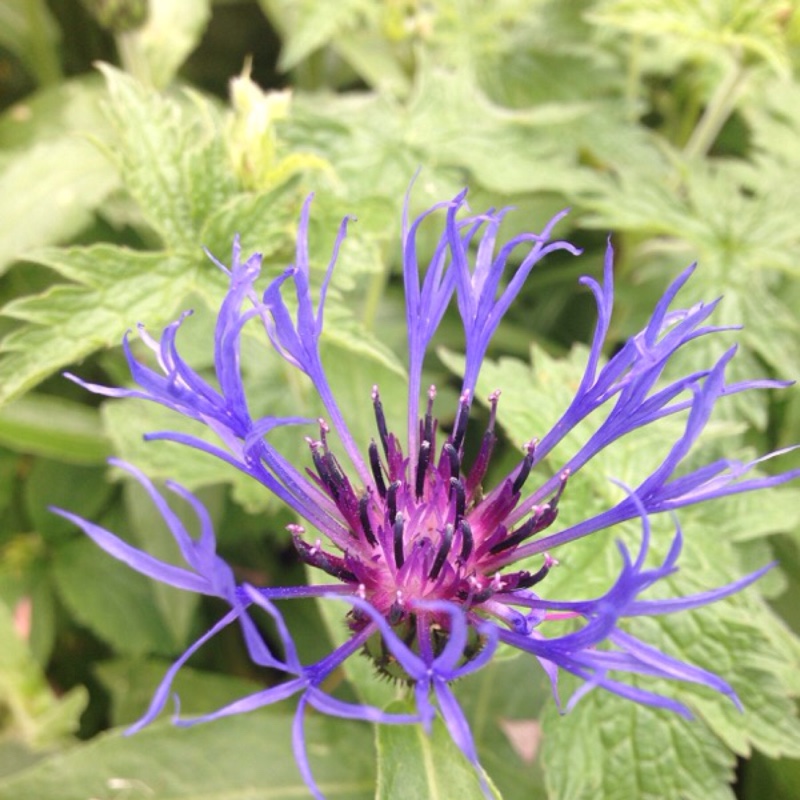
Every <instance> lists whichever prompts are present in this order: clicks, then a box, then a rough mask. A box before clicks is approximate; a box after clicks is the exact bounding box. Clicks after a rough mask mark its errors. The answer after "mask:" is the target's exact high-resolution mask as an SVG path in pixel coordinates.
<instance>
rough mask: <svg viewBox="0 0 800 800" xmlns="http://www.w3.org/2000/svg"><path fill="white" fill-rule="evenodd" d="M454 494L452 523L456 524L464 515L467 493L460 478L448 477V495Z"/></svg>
mask: <svg viewBox="0 0 800 800" xmlns="http://www.w3.org/2000/svg"><path fill="white" fill-rule="evenodd" d="M454 494H455V496H456V501H455V518H454V519H453V524H454V525H458V523H459V522H460V521H461V519H462V518H463V516H464V511H466V508H467V495H466V490H465V489H464V481H462V480H461V478H450V496H451V497H452V496H453V495H454Z"/></svg>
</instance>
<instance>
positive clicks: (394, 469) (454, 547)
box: [290, 387, 568, 656]
mask: <svg viewBox="0 0 800 800" xmlns="http://www.w3.org/2000/svg"><path fill="white" fill-rule="evenodd" d="M435 396H436V390H435V388H434V387H431V388H430V390H429V392H428V403H427V408H426V412H425V416H424V418H423V419H422V420H421V421H420V423H419V437H418V441H419V447H418V451H417V453H416V454H415V455H416V458H415V459H413V460H412V459H410V458H408V457H407V456H405V455H404V454H403V451H402V449H401V447H400V443H399V441H398V439H397V437H396V436H395V435H394V434H392V433H390V432H389V431H388V429H387V425H386V418H385V416H384V413H383V407H382V404H381V400H380V395H379V393H378V389H377V387H375V388H373V392H372V402H373V407H374V410H375V420H376V423H377V428H378V440H379V441H378V442H376V441H375V440H373V441H372V443H371V444H370V446H369V464H370V470H371V473H372V482H371V483H370V484H368V485H367V486H366V487H365V488H364V489H363V490H361V491H357V490H356V489H355V488H354V487H353V485H352V484H351V482H350V480H349V479H348V477H347V475H346V474H345V473H344V471H343V470H342V468H341V465H340V464H339V461H338V460H337V458H336V456H335V455H334V454H333V453H332V452H331V450H330V448H329V445H328V440H327V433H328V426H327V425H326V424H325V423H324V422H322V421H321V422H320V438H319V440H309V445H310V448H311V457H312V459H313V462H314V468H315V472H313V471H311V470H309V474H310V475H311V477H312V478H313V479H314V480H315V481H316V482H317V483H318V484H319V485H320V487H321V488H322V489H323V490H324V491H325V492H326V493H327V494H328V495H329V496H330V498H331V499H332V500H333V502H334V503H335V504H336V507H337V508H338V510H339V512H340V513H341V515H342V517H343V519H344V520H345V521H346V524H347V526H348V529H349V531H350V536H351V541H350V546H349V547H348V548H347V550H346V552H345V553H344V554H343V555H342V556H340V555H334V554H332V553H329V552H326V551H325V550H323V549H322V546H321V542H320V541H319V540H318V541H317V542H316V543H315V544H314V545H313V546H312V545H310V544H308V542H306V541H305V540H303V539H302V538H301V535H300V534H301V533H302V532H303V529H302V528H301V527H300V526H291V528H290V529H291V530H292V533H293V535H294V542H295V546H296V548H297V550H298V552H299V554H300V557H301V558H302V559H303V561H305V562H306V563H307V564H309V565H311V566H314V567H317V568H319V569H322V570H323V571H325V572H327V573H328V574H330V575H333V576H334V577H336V578H337V579H338V580H340V581H343V582H345V583H349V584H351V585H352V586H353V588H354V590H355V591H356V592H357V593H358V594H359V595H360V596H361V597H362V598H363V599H365V600H368V601H369V602H370V603H371V604H372V606H373V607H374V608H376V609H377V610H378V611H379V612H380V613H381V614H382V615H383V616H384V617H385V618H386V619H387V621H388V622H389V624H390V625H391V626H392V627H393V628H395V629H396V630H397V631H398V632H401V633H402V635H403V638H404V639H406V641H408V640H409V638H410V639H411V640H412V641H413V638H414V637H415V636H416V635H417V633H415V629H416V626H415V625H414V624H413V623H414V619H415V606H416V605H417V604H418V603H419V601H423V602H430V601H436V600H449V601H451V602H455V603H458V604H459V605H460V606H461V607H462V608H463V609H464V610H465V611H468V612H469V611H475V610H481V611H483V612H484V613H489V614H491V609H490V608H487V607H486V605H487V603H489V601H491V599H492V598H493V597H495V596H496V595H498V594H501V595H502V594H506V595H508V594H509V593H511V592H515V591H517V590H520V589H528V588H530V587H532V586H534V585H535V584H537V583H539V582H540V581H541V580H542V579H543V578H544V577H545V576H546V575H547V573H548V572H549V570H550V567H551V566H552V565H553V564H554V563H555V562H554V560H553V559H552V558H550V556H548V555H546V554H545V559H544V565H543V566H542V567H541V569H539V570H538V571H537V572H534V573H531V572H528V571H525V570H522V571H514V572H502V571H501V570H502V566H501V564H508V563H509V560H510V559H509V556H510V554H511V553H512V552H513V550H514V549H516V548H517V547H518V546H519V545H520V544H521V543H522V542H524V541H526V540H527V539H529V538H530V537H532V536H535V535H536V534H537V533H539V532H540V531H543V530H545V529H546V528H548V527H549V526H550V525H551V524H552V523H553V521H554V520H555V518H556V515H557V513H558V508H557V507H558V501H559V499H560V497H561V494H562V492H563V490H564V487H565V485H566V482H567V478H568V473H566V472H565V473H564V474H562V475H561V476H560V478H561V483H560V486H559V488H558V489H557V491H556V492H555V494H554V496H553V497H552V498H551V499H550V500H549V501H548V502H546V503H544V504H543V505H541V506H536V507H534V508H533V509H532V512H531V514H530V515H529V516H528V518H527V519H526V520H525V521H524V522H522V523H521V524H520V525H518V526H517V527H516V528H512V529H511V530H509V527H507V526H506V525H505V524H504V521H506V520H507V519H508V516H509V514H510V512H511V511H512V510H513V509H514V508H515V507H516V505H517V503H518V502H519V499H520V491H521V489H522V487H523V485H524V484H525V481H526V480H527V478H528V475H529V474H530V471H531V467H532V466H533V463H534V457H535V443H534V442H529V443H528V444H527V445H526V448H525V456H524V457H523V459H522V462H521V463H520V465H519V467H518V468H517V469H516V470H515V471H514V472H513V473H512V474H511V475H509V476H508V477H507V478H505V479H504V480H503V481H502V482H501V483H500V484H499V485H498V486H497V487H496V488H495V489H494V490H492V491H491V492H490V493H489V494H486V495H484V493H483V488H482V485H481V482H482V480H483V478H484V476H485V474H486V470H487V468H488V466H489V461H490V458H491V455H492V450H493V449H494V445H495V442H496V441H497V437H496V436H495V433H494V424H495V417H496V413H497V402H498V397H499V392H495V393H493V394H492V395H491V396H490V398H489V401H490V415H489V424H488V427H487V429H486V432H485V433H484V435H483V438H482V441H481V445H480V448H479V450H478V454H477V456H476V457H475V459H474V462H473V464H472V465H471V467H470V469H469V471H467V472H465V471H464V470H463V457H464V437H465V433H466V429H467V421H468V418H469V412H470V405H471V404H470V397H469V396H468V395H467V394H465V395H462V397H461V399H460V401H459V406H458V411H457V413H456V418H455V424H454V426H453V430H452V433H450V434H449V435H448V436H447V437H446V439H445V441H444V444H442V446H441V448H440V449H438V451H437V441H436V439H437V429H438V422H437V420H436V419H435V418H434V416H433V401H434V398H435ZM511 560H513V558H512V559H511ZM424 616H425V618H426V620H427V624H428V625H429V626H430V627H431V629H435V630H436V631H443V632H445V634H446V631H447V629H448V627H449V618H448V616H447V615H446V614H442V615H436V614H425V615H424ZM366 622H367V619H366V618H365V617H363V616H362V615H360V614H358V613H355V612H354V613H353V614H351V622H350V625H351V628H353V629H354V630H358V629H360V628H361V627H363V625H365V624H366ZM444 641H445V642H446V635H445V638H444ZM442 646H443V645H442ZM465 655H467V656H468V654H467V653H465Z"/></svg>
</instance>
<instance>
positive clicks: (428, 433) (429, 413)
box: [422, 386, 436, 443]
mask: <svg viewBox="0 0 800 800" xmlns="http://www.w3.org/2000/svg"><path fill="white" fill-rule="evenodd" d="M435 397H436V387H435V386H431V388H430V389H428V405H427V407H426V409H425V421H424V423H423V426H422V439H423V441H426V442H431V443H432V442H433V399H434V398H435Z"/></svg>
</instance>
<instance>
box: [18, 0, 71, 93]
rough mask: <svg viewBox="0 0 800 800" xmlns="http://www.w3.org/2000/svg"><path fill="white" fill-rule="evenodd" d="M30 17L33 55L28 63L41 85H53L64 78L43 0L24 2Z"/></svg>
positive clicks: (29, 25)
mask: <svg viewBox="0 0 800 800" xmlns="http://www.w3.org/2000/svg"><path fill="white" fill-rule="evenodd" d="M23 7H24V8H25V13H26V14H27V17H28V31H29V33H30V37H31V38H30V45H31V54H30V55H31V57H30V59H29V60H28V65H29V66H30V67H32V68H33V70H34V72H35V73H36V78H37V80H38V81H39V84H40V85H41V86H52V85H53V84H55V83H58V82H59V81H60V80H61V78H62V72H61V64H60V63H59V60H58V57H57V55H56V49H55V42H54V41H53V38H54V37H52V36H50V35H49V34H51V33H52V23H51V20H50V19H49V17H48V15H47V10H46V9H45V7H44V2H43V0H28V2H27V3H23Z"/></svg>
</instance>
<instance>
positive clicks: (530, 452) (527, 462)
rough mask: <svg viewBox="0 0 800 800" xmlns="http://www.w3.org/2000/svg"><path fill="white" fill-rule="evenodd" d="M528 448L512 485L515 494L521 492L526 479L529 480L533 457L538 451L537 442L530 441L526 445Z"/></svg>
mask: <svg viewBox="0 0 800 800" xmlns="http://www.w3.org/2000/svg"><path fill="white" fill-rule="evenodd" d="M526 448H527V452H526V453H525V458H523V459H522V464H520V467H519V472H518V473H517V477H516V478H514V483H513V484H512V486H511V491H512V492H513V493H514V494H518V493H519V490H520V489H521V488H522V486H523V484H524V483H525V481H526V480H528V475H530V474H531V467H532V466H533V457H534V453H535V452H536V443H535V442H529V443H528V444H527V445H526Z"/></svg>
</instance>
